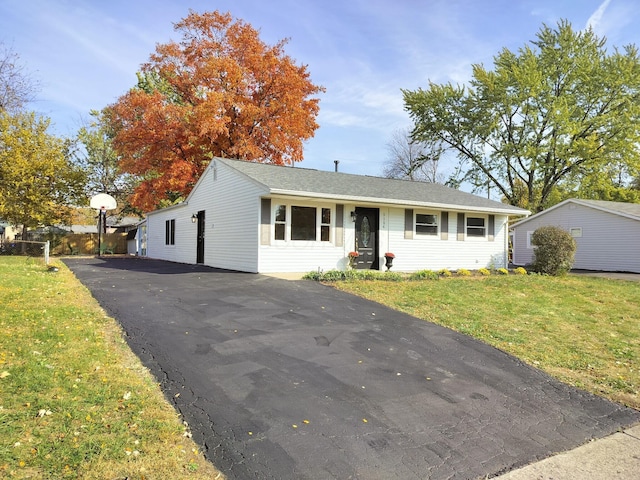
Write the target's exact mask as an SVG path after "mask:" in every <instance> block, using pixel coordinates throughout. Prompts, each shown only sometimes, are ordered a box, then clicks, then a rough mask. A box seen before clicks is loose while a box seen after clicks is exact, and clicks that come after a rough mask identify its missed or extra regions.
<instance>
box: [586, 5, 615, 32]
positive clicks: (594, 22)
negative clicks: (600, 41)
mask: <svg viewBox="0 0 640 480" xmlns="http://www.w3.org/2000/svg"><path fill="white" fill-rule="evenodd" d="M610 3H611V0H604V2H602V3H601V4H600V6H599V7H598V8H597V10H596V11H595V12H593V13H592V14H591V16H590V17H589V19H588V20H587V24H586V25H585V29H588V28H591V29H592V30H593V31H594V32H596V33H597V32H599V27H600V22H601V21H602V17H603V15H604V12H605V11H606V10H607V7H608V6H609V4H610Z"/></svg>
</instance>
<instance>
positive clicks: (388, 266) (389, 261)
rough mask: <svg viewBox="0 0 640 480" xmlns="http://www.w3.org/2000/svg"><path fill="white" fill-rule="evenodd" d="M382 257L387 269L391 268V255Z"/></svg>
mask: <svg viewBox="0 0 640 480" xmlns="http://www.w3.org/2000/svg"><path fill="white" fill-rule="evenodd" d="M384 259H385V262H384V265H385V267H387V271H389V270H391V267H392V266H393V257H384Z"/></svg>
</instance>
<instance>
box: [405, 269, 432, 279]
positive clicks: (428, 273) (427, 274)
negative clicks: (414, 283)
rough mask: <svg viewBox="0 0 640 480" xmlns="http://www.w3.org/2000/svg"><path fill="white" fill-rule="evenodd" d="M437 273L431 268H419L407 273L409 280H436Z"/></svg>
mask: <svg viewBox="0 0 640 480" xmlns="http://www.w3.org/2000/svg"><path fill="white" fill-rule="evenodd" d="M438 278H439V277H438V274H437V273H436V272H434V271H433V270H419V271H417V272H413V273H412V274H411V275H409V280H438Z"/></svg>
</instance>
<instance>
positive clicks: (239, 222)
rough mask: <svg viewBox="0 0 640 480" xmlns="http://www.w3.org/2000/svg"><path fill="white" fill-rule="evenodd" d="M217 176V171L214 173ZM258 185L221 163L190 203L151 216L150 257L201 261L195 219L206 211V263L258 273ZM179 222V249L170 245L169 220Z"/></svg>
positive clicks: (208, 173)
mask: <svg viewBox="0 0 640 480" xmlns="http://www.w3.org/2000/svg"><path fill="white" fill-rule="evenodd" d="M214 172H215V173H214ZM262 193H264V192H263V191H262V190H261V189H260V188H259V186H258V185H256V184H255V183H253V182H251V181H248V180H247V179H246V178H245V177H244V176H242V175H241V174H239V173H237V172H236V171H235V170H233V169H231V168H229V167H227V166H225V165H224V164H221V163H219V162H218V163H217V164H216V165H215V169H214V168H213V165H212V166H211V167H210V168H208V169H207V170H206V171H205V173H204V174H203V177H202V178H201V179H200V180H199V182H198V185H197V187H196V188H195V189H194V191H193V192H192V195H191V196H190V197H189V199H188V203H184V204H181V205H180V206H177V207H172V208H168V209H165V210H159V211H156V212H153V213H151V214H149V215H148V217H147V218H148V225H149V230H148V256H149V257H152V258H159V259H163V260H170V261H175V262H182V263H196V254H197V239H196V236H197V224H195V223H192V222H191V216H192V215H193V214H195V213H197V212H198V211H201V210H204V212H205V230H204V232H205V247H204V264H205V265H209V266H212V267H218V268H226V269H231V270H240V271H246V272H257V271H258V248H257V247H258V230H259V214H260V195H261V194H262ZM171 218H175V219H176V240H175V245H171V246H168V245H165V236H164V235H165V220H167V219H171Z"/></svg>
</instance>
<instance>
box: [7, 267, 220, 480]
mask: <svg viewBox="0 0 640 480" xmlns="http://www.w3.org/2000/svg"><path fill="white" fill-rule="evenodd" d="M54 264H55V266H57V267H58V268H59V271H58V272H55V273H54V272H48V271H47V268H46V267H45V266H44V265H43V263H42V261H41V260H32V259H29V258H25V257H0V279H1V281H0V305H1V308H0V478H21V479H23V478H24V479H26V478H34V479H36V478H37V479H41V478H46V479H64V478H81V479H117V478H129V479H132V480H133V479H146V480H151V479H165V478H171V479H217V478H223V477H222V475H221V474H220V473H219V472H218V471H217V470H216V469H215V468H214V467H213V466H212V465H211V464H210V463H208V462H207V461H206V460H205V459H204V457H203V455H202V453H201V452H199V451H198V447H197V446H196V445H195V443H193V441H192V440H191V439H190V438H189V437H190V434H189V432H188V431H187V428H186V427H185V425H183V423H182V422H181V419H180V418H179V416H178V414H177V413H176V411H175V410H174V409H173V408H172V407H171V405H169V403H167V402H166V400H165V399H164V397H163V396H162V393H161V391H160V389H159V387H158V385H157V384H156V383H155V380H154V379H153V377H152V376H151V374H150V373H149V372H148V371H147V370H146V369H145V368H144V367H143V366H142V365H141V363H140V361H139V360H138V358H137V357H135V355H133V353H132V352H131V350H130V349H129V348H128V346H127V345H126V343H125V342H124V340H123V337H122V332H121V330H120V329H119V327H118V325H117V323H116V322H115V321H114V320H113V319H111V318H109V317H107V316H106V315H105V313H104V312H103V310H102V309H100V308H99V306H98V305H97V303H96V302H95V300H94V299H93V298H92V297H91V295H90V293H89V291H88V290H87V289H86V288H84V287H83V286H82V285H81V284H80V283H79V282H78V281H77V279H76V278H75V277H74V276H73V274H72V273H71V272H70V271H69V270H68V269H67V268H66V267H65V266H64V265H62V264H59V263H56V262H54Z"/></svg>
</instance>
